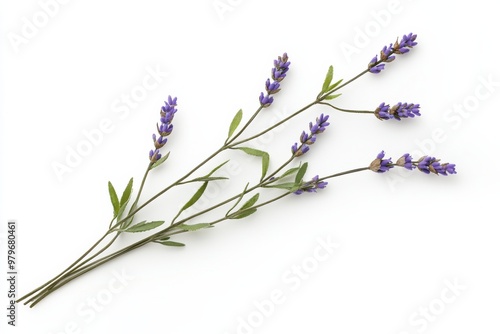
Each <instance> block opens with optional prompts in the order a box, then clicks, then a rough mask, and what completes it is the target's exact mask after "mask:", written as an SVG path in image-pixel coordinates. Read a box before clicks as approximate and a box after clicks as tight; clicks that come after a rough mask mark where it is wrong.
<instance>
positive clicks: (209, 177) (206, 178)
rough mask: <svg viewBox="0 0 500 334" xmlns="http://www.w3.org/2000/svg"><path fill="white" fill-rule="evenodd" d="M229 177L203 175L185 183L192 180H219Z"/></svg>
mask: <svg viewBox="0 0 500 334" xmlns="http://www.w3.org/2000/svg"><path fill="white" fill-rule="evenodd" d="M228 179H229V178H227V177H224V176H202V177H197V178H196V179H192V180H189V181H188V182H183V183H191V182H205V181H207V182H210V181H217V180H228Z"/></svg>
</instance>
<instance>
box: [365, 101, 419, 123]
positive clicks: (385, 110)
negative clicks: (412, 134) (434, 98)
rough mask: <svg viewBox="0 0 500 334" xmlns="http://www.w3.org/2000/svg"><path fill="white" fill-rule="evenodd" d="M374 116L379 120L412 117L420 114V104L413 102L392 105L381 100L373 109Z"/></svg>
mask: <svg viewBox="0 0 500 334" xmlns="http://www.w3.org/2000/svg"><path fill="white" fill-rule="evenodd" d="M374 114H375V117H377V118H378V119H380V120H388V119H393V118H395V119H397V120H398V121H400V120H401V118H413V117H415V116H420V104H413V103H406V102H405V103H401V102H398V103H397V104H395V105H393V106H392V107H391V106H390V105H388V104H385V103H384V102H382V103H381V104H380V105H379V106H378V107H377V109H375V112H374Z"/></svg>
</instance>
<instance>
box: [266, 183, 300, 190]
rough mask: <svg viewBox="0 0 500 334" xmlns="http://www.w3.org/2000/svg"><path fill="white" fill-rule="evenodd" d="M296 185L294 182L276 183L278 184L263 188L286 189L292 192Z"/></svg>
mask: <svg viewBox="0 0 500 334" xmlns="http://www.w3.org/2000/svg"><path fill="white" fill-rule="evenodd" d="M295 186H296V184H295V183H294V182H285V183H278V184H272V185H269V186H265V187H264V188H278V189H286V190H292V188H294V187H295Z"/></svg>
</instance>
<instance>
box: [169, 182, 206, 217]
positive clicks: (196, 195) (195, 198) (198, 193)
mask: <svg viewBox="0 0 500 334" xmlns="http://www.w3.org/2000/svg"><path fill="white" fill-rule="evenodd" d="M207 185H208V181H205V182H203V184H202V185H201V187H200V188H198V190H197V191H196V192H195V193H194V195H193V197H191V199H190V200H189V201H187V203H186V204H184V206H183V207H182V208H181V209H180V210H179V212H178V213H177V215H176V216H175V217H174V219H172V223H173V222H174V221H175V220H176V219H177V217H179V216H180V215H181V213H182V211H184V210H186V209H188V208H190V207H191V206H192V205H193V204H194V203H196V202H197V201H198V200H199V199H200V198H201V196H202V195H203V193H204V192H205V190H206V189H207Z"/></svg>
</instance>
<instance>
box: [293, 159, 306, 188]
mask: <svg viewBox="0 0 500 334" xmlns="http://www.w3.org/2000/svg"><path fill="white" fill-rule="evenodd" d="M306 170H307V162H305V163H304V164H303V165H302V166H300V168H299V171H298V172H297V175H295V184H296V185H298V184H300V183H301V182H302V179H303V178H304V175H305V174H306Z"/></svg>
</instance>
